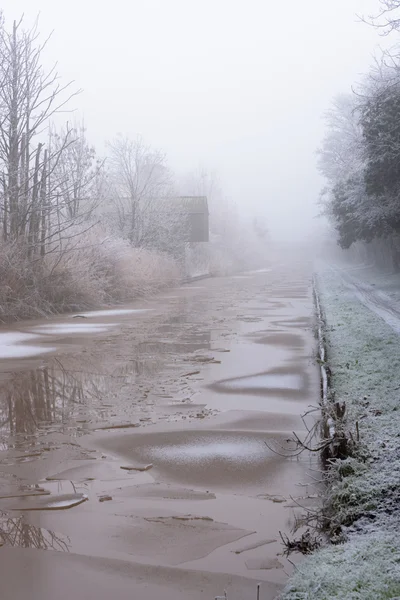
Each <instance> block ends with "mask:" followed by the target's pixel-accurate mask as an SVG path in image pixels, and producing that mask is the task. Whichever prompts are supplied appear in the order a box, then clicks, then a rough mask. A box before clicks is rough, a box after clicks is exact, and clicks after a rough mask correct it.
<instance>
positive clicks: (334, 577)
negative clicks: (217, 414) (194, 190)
mask: <svg viewBox="0 0 400 600" xmlns="http://www.w3.org/2000/svg"><path fill="white" fill-rule="evenodd" d="M319 281H320V292H321V300H322V304H323V307H324V310H325V315H326V322H327V331H326V338H327V347H328V362H329V366H330V367H331V370H332V374H333V376H332V385H333V390H334V393H335V400H337V401H341V402H343V401H344V402H346V407H347V428H348V430H349V431H354V429H355V423H356V422H358V424H359V430H360V446H359V448H358V449H357V451H356V454H355V456H353V457H352V458H348V459H347V460H346V461H336V463H334V464H333V465H332V467H331V472H330V475H331V478H330V481H331V483H330V485H329V486H328V489H327V492H326V496H327V498H326V501H327V503H328V504H329V507H330V514H332V518H333V519H335V522H337V523H338V524H339V525H341V526H342V531H343V533H344V537H345V541H344V543H342V544H339V545H330V546H327V547H325V548H323V549H322V550H319V551H317V552H316V553H314V554H313V555H312V556H310V557H309V558H308V559H306V560H305V561H304V562H303V563H302V564H301V565H300V567H299V569H298V570H297V571H296V573H295V575H294V577H293V578H292V579H291V580H290V582H289V584H288V586H287V588H286V590H285V592H284V594H283V596H282V598H284V599H285V600H303V599H307V600H308V599H310V600H325V599H328V598H337V599H340V600H347V599H349V600H353V599H357V600H380V599H386V598H396V597H400V536H399V534H398V532H399V530H400V375H399V374H400V339H399V336H398V335H396V334H395V333H394V332H393V331H392V330H391V329H390V328H389V326H388V325H386V323H384V322H383V321H382V320H381V319H380V318H379V317H378V316H376V315H375V314H373V313H372V312H370V311H369V310H368V309H367V308H366V307H364V306H363V305H362V304H361V303H360V302H359V301H358V300H357V299H356V298H354V296H352V293H351V292H349V290H348V289H347V288H346V287H345V286H344V285H343V283H342V282H341V280H340V279H339V278H338V276H337V275H336V274H335V273H332V272H323V273H320V277H319Z"/></svg>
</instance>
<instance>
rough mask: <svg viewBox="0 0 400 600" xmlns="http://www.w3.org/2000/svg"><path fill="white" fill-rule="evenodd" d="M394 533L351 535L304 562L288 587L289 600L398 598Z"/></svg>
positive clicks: (399, 581) (399, 569)
mask: <svg viewBox="0 0 400 600" xmlns="http://www.w3.org/2000/svg"><path fill="white" fill-rule="evenodd" d="M397 537H398V536H397V535H396V534H391V535H389V534H386V535H385V534H384V533H375V534H371V535H368V536H361V535H358V536H353V537H352V538H351V539H350V541H349V542H348V543H346V544H343V545H339V546H332V547H330V548H325V549H323V550H320V551H319V552H317V553H315V554H314V555H313V556H311V557H310V558H308V559H307V560H306V561H304V562H303V563H302V564H301V565H300V566H299V567H298V570H297V574H296V575H295V577H294V579H293V580H292V582H291V584H290V585H289V586H288V588H287V591H286V594H285V596H284V597H285V598H291V599H292V600H317V599H321V600H322V599H323V600H328V599H329V600H383V599H389V598H392V599H393V598H396V597H398V596H399V595H400V562H399V555H398V540H397Z"/></svg>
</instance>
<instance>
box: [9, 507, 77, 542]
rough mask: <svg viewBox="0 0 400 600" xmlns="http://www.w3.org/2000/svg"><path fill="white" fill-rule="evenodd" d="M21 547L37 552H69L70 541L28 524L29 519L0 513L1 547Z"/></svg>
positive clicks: (23, 516)
mask: <svg viewBox="0 0 400 600" xmlns="http://www.w3.org/2000/svg"><path fill="white" fill-rule="evenodd" d="M2 545H5V546H19V547H21V548H36V549H37V550H57V551H59V552H69V546H70V540H69V538H68V537H66V536H62V535H60V534H57V533H54V532H53V531H49V530H47V529H43V528H42V527H36V526H35V525H32V524H31V523H29V522H28V517H27V516H25V515H22V516H20V517H10V516H9V515H8V514H7V513H5V512H3V511H0V546H2Z"/></svg>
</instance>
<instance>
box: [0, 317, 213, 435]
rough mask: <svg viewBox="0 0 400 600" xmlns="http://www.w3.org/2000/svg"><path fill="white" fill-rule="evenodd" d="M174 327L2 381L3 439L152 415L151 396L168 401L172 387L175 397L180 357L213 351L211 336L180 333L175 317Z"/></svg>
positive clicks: (187, 330)
mask: <svg viewBox="0 0 400 600" xmlns="http://www.w3.org/2000/svg"><path fill="white" fill-rule="evenodd" d="M181 317H182V315H181ZM170 321H172V322H169V321H167V322H165V323H164V324H163V325H162V326H159V327H157V328H154V329H153V331H147V332H144V335H143V334H142V335H141V336H139V335H137V336H136V335H134V333H135V332H132V331H130V332H127V333H125V335H124V337H123V338H122V336H120V337H119V338H118V340H117V341H116V342H113V341H112V340H111V341H110V340H107V344H105V345H104V346H99V347H98V348H97V347H96V348H93V349H92V348H90V351H87V352H85V353H84V354H83V353H81V354H79V355H77V356H73V355H66V356H64V357H62V358H58V357H51V358H49V359H48V360H47V361H46V365H45V366H42V367H40V368H37V369H32V370H29V371H20V372H14V373H11V374H10V376H9V377H8V379H7V380H5V381H4V380H2V381H0V434H3V435H4V437H5V438H7V437H9V436H21V435H24V436H26V435H33V434H35V433H36V432H37V431H38V429H41V428H42V429H43V428H46V427H49V426H50V425H54V424H56V425H58V426H61V427H67V428H68V427H70V426H74V427H75V428H76V430H77V431H79V430H80V431H83V430H86V429H87V428H88V427H89V423H93V422H99V421H104V420H110V419H113V418H118V417H119V418H120V419H124V420H126V419H130V418H133V415H134V414H136V416H137V412H138V411H139V412H140V413H143V412H149V411H150V407H151V406H153V404H151V402H150V400H149V395H151V394H153V396H156V397H157V395H158V396H159V397H161V396H162V395H164V397H165V393H166V389H165V386H166V385H168V384H169V385H170V387H171V390H172V392H170V393H172V394H174V393H177V389H175V388H176V385H175V388H173V385H174V384H176V376H174V374H173V373H171V376H169V373H170V372H171V371H174V369H176V368H177V367H179V359H180V356H181V355H183V356H182V360H183V358H184V356H187V354H189V353H191V352H195V351H198V350H200V349H202V350H203V349H204V350H206V349H209V348H210V346H211V333H210V332H209V331H202V330H200V328H199V329H198V328H197V327H196V326H193V325H191V326H190V327H189V326H187V325H185V324H184V323H182V324H181V326H180V329H179V330H178V331H177V330H176V329H175V327H176V325H175V316H172V317H170ZM160 329H162V331H160ZM143 338H144V339H143ZM163 371H164V375H163V376H161V377H160V374H161V373H162V372H163ZM169 382H171V383H169ZM153 403H154V397H153ZM135 411H136V413H135Z"/></svg>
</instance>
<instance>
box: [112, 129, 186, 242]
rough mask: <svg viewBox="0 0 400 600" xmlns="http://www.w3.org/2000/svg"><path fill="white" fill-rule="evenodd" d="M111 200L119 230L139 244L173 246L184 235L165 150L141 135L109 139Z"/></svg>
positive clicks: (180, 240) (131, 240)
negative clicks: (150, 144)
mask: <svg viewBox="0 0 400 600" xmlns="http://www.w3.org/2000/svg"><path fill="white" fill-rule="evenodd" d="M108 150H109V159H108V165H109V170H110V183H111V190H110V196H111V203H112V208H113V212H114V214H115V216H116V219H117V228H118V230H119V232H120V233H121V234H122V235H123V236H124V237H126V238H128V239H129V241H130V242H131V244H132V245H134V246H137V247H148V248H157V249H160V250H164V251H171V250H173V247H174V245H175V244H176V245H179V243H181V242H182V241H183V240H182V236H184V223H183V219H182V215H181V213H180V212H179V210H178V209H177V205H174V202H173V196H174V189H173V177H172V174H171V171H170V169H169V168H168V166H167V162H166V157H165V154H164V153H163V152H161V151H159V150H155V149H153V148H151V147H150V146H147V145H146V144H145V143H144V141H143V140H142V139H141V138H137V139H135V140H131V139H129V138H127V137H123V136H118V137H117V138H116V139H114V140H113V141H111V142H109V143H108Z"/></svg>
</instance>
